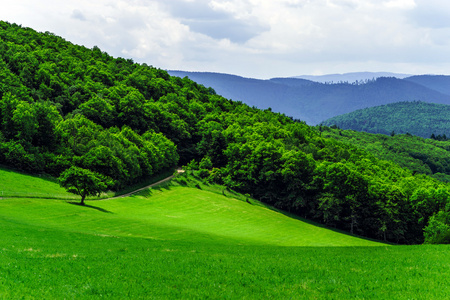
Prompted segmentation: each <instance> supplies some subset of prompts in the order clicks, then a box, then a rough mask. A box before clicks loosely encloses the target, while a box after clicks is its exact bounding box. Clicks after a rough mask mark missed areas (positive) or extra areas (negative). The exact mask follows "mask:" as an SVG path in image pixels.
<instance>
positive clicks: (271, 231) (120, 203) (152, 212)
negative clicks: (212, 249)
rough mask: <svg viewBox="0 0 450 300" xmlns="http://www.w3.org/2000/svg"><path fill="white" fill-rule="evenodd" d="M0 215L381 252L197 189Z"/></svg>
mask: <svg viewBox="0 0 450 300" xmlns="http://www.w3.org/2000/svg"><path fill="white" fill-rule="evenodd" d="M0 211H1V212H0V215H3V216H4V217H5V218H6V217H8V218H10V219H13V220H21V222H23V223H26V224H29V225H33V226H39V227H49V228H55V229H64V230H69V231H77V232H86V233H91V234H100V235H111V236H134V237H143V238H149V239H155V240H186V239H188V240H199V241H210V240H212V241H216V242H218V241H220V242H223V243H230V242H233V243H234V244H256V245H268V244H271V245H278V246H379V245H382V244H379V243H377V242H373V241H370V240H365V239H360V238H357V237H353V236H350V235H346V234H342V233H339V232H336V231H332V230H329V229H325V228H322V227H318V226H314V225H312V224H308V223H306V222H302V221H300V220H296V219H293V218H290V217H288V216H285V215H283V214H281V213H278V212H275V211H273V210H270V209H267V208H265V207H261V206H256V205H251V204H248V203H246V202H243V201H239V200H236V199H234V198H228V197H225V196H222V195H218V194H215V193H212V192H208V191H203V190H199V189H195V188H189V187H180V186H172V187H170V186H169V187H167V188H164V189H161V190H149V191H147V192H146V195H136V196H131V197H127V198H119V199H113V200H104V201H89V202H88V206H86V207H81V206H79V205H72V204H71V203H67V202H64V201H58V200H42V199H4V200H3V201H1V202H0Z"/></svg>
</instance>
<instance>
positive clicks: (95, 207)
mask: <svg viewBox="0 0 450 300" xmlns="http://www.w3.org/2000/svg"><path fill="white" fill-rule="evenodd" d="M68 203H69V204H73V205H78V206H81V207H87V208H92V209H95V210H98V211H101V212H103V213H107V214H113V212H112V211H109V210H106V209H103V208H101V207H97V206H92V205H87V204H85V205H81V203H80V202H68Z"/></svg>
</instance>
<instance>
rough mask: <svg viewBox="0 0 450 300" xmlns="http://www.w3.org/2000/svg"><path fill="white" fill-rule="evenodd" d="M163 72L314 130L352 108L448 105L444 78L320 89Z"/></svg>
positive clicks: (297, 82)
mask: <svg viewBox="0 0 450 300" xmlns="http://www.w3.org/2000/svg"><path fill="white" fill-rule="evenodd" d="M168 72H169V74H170V75H173V76H179V77H185V76H187V77H189V78H190V79H192V80H194V81H196V82H198V83H200V84H203V85H204V86H206V87H212V88H213V89H215V90H216V92H217V93H218V94H220V95H222V96H224V97H226V98H229V99H232V100H236V101H242V102H243V103H246V104H248V105H250V106H255V107H257V108H261V109H267V108H269V107H270V108H271V109H272V110H273V111H275V112H281V113H284V114H286V115H288V116H291V117H293V118H295V119H299V120H302V121H305V122H306V123H307V124H308V125H317V124H319V123H321V122H322V121H324V120H327V119H329V118H331V117H334V116H338V115H342V114H345V113H349V112H352V111H355V110H357V109H363V108H368V107H373V106H379V105H384V104H389V103H394V102H401V101H423V102H429V103H438V104H450V76H437V75H420V76H411V77H405V78H403V79H400V78H396V77H378V78H376V79H374V80H369V81H367V82H365V83H364V84H359V82H360V81H361V80H363V77H358V78H359V79H358V84H356V83H334V84H326V83H320V82H315V81H311V80H306V79H301V78H272V79H269V80H260V79H252V78H244V77H240V76H235V75H229V74H221V73H207V72H185V71H168ZM361 74H366V75H367V74H372V75H374V74H380V73H360V75H361ZM381 74H386V73H381ZM387 74H391V75H392V73H387ZM397 76H398V77H401V76H403V75H401V74H397ZM348 78H350V77H348ZM373 78H375V77H373Z"/></svg>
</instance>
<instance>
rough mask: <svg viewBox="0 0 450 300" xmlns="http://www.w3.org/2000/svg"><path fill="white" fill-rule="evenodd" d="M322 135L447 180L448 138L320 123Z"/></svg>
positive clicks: (449, 170) (449, 178)
mask: <svg viewBox="0 0 450 300" xmlns="http://www.w3.org/2000/svg"><path fill="white" fill-rule="evenodd" d="M321 128H322V131H323V132H322V133H323V136H326V137H331V138H334V139H336V140H339V141H343V142H346V143H349V144H351V145H355V146H357V147H358V148H360V149H364V150H365V151H369V152H371V153H372V154H374V155H375V156H377V157H378V158H380V159H384V160H389V161H393V162H395V163H397V164H398V165H400V166H402V167H404V168H407V169H409V170H411V171H412V172H413V173H422V174H427V175H430V176H433V177H434V178H436V179H439V180H442V181H446V182H450V140H446V141H438V140H433V139H424V138H421V137H418V136H413V135H410V134H395V135H393V136H387V135H381V134H370V133H365V132H357V131H352V130H341V129H332V128H326V127H321Z"/></svg>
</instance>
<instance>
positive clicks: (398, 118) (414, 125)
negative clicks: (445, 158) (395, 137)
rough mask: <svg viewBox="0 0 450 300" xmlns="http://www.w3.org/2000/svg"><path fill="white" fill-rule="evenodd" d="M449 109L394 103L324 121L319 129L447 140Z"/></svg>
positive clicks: (449, 123) (416, 103) (418, 104)
mask: <svg viewBox="0 0 450 300" xmlns="http://www.w3.org/2000/svg"><path fill="white" fill-rule="evenodd" d="M448 120H450V105H446V104H435V103H426V102H421V101H412V102H396V103H391V104H386V105H381V106H376V107H370V108H365V109H359V110H356V111H354V112H351V113H348V114H344V115H340V116H336V117H333V118H330V119H328V120H325V121H324V122H322V125H327V126H333V125H336V126H337V127H339V128H341V129H351V130H356V131H365V132H370V133H381V134H388V135H390V134H392V133H394V134H406V133H409V134H412V135H417V136H421V137H424V138H430V137H431V138H433V139H435V140H446V139H447V135H450V122H448Z"/></svg>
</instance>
